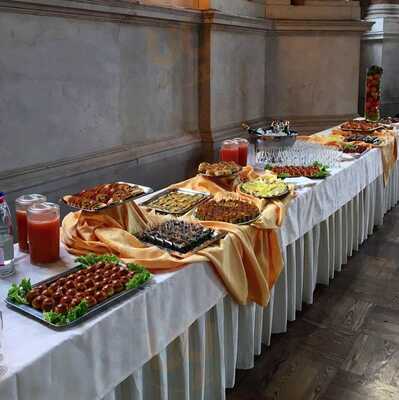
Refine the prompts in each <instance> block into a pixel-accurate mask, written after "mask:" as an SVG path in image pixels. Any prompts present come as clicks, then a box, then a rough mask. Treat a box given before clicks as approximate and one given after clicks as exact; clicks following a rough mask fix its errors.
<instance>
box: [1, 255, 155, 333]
mask: <svg viewBox="0 0 399 400" xmlns="http://www.w3.org/2000/svg"><path fill="white" fill-rule="evenodd" d="M77 262H78V263H79V265H78V266H76V267H74V268H72V269H69V270H67V271H65V272H63V273H61V274H58V275H56V276H53V277H51V278H49V279H46V280H44V281H41V282H38V283H37V284H34V285H32V284H31V283H30V280H29V279H26V278H24V279H23V280H22V281H21V282H20V283H19V284H13V285H12V286H11V287H10V289H9V291H8V295H7V297H6V298H5V302H6V304H7V306H8V307H10V308H12V309H13V310H15V311H18V312H20V313H22V314H24V315H26V316H28V317H31V318H33V319H35V320H37V321H39V322H41V323H43V324H45V325H47V326H48V327H50V328H53V329H57V330H62V329H65V328H70V327H72V326H75V325H77V324H79V323H81V322H82V321H84V320H86V319H88V318H90V317H92V316H94V315H96V314H98V313H99V312H102V311H103V310H105V309H107V308H109V307H110V306H112V305H113V304H115V303H116V302H119V301H121V300H123V299H125V298H127V297H129V296H132V295H134V294H135V293H137V292H138V291H139V290H140V289H142V288H143V287H144V286H145V285H146V284H147V283H148V282H149V281H150V280H151V279H152V275H151V274H150V273H149V272H148V271H147V270H146V269H145V268H144V267H142V266H139V265H136V264H124V263H122V262H121V261H120V260H119V259H118V258H117V257H116V256H113V255H105V256H104V255H102V256H96V255H87V256H83V257H79V258H77Z"/></svg>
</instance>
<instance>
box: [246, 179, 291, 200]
mask: <svg viewBox="0 0 399 400" xmlns="http://www.w3.org/2000/svg"><path fill="white" fill-rule="evenodd" d="M242 185H244V183H242V184H241V185H240V186H239V188H240V192H241V193H244V194H246V195H248V196H252V197H256V198H257V199H264V200H278V199H282V198H283V197H285V196H287V194H288V193H289V192H290V188H289V187H288V186H287V185H286V186H287V187H286V189H285V191H284V192H282V193H281V194H279V195H270V196H256V195H255V194H252V193H248V192H246V191H245V190H243V189H242Z"/></svg>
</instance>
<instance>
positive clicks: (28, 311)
mask: <svg viewBox="0 0 399 400" xmlns="http://www.w3.org/2000/svg"><path fill="white" fill-rule="evenodd" d="M81 269H83V268H82V267H81V266H77V267H74V268H71V269H69V270H67V271H64V272H62V273H60V274H58V275H55V276H52V277H51V278H48V279H45V280H44V281H41V282H38V283H35V284H34V285H32V288H35V287H37V286H40V285H44V284H50V283H52V282H54V281H56V280H57V279H59V278H64V277H66V276H68V275H70V274H73V273H74V272H77V271H79V270H81ZM152 280H153V279H152V278H150V279H149V280H148V281H147V282H145V283H144V284H143V285H141V286H139V287H137V288H134V289H127V290H126V289H125V290H124V291H123V292H120V293H117V294H114V295H113V296H111V297H109V298H108V299H106V300H104V301H103V302H101V303H100V304H96V305H95V306H94V307H91V308H89V310H88V312H87V313H86V314H85V315H82V316H81V317H80V318H78V319H76V320H75V321H73V322H71V323H70V324H67V325H55V324H52V323H50V322H48V321H46V320H45V319H44V318H43V312H42V311H39V310H36V309H35V308H33V307H31V306H30V305H26V304H14V303H12V302H11V301H9V300H7V298H5V299H4V301H5V303H6V304H7V306H8V307H9V308H11V309H13V310H15V311H18V312H20V313H21V314H24V315H26V316H28V317H30V318H32V319H34V320H36V321H39V322H40V323H42V324H44V325H46V326H48V327H50V328H52V329H55V330H57V331H62V330H65V329H69V328H72V327H74V326H76V325H78V324H80V323H81V322H83V321H85V320H87V319H89V318H91V317H93V316H95V315H98V314H99V313H101V312H103V311H104V310H106V309H108V308H109V307H111V306H112V305H113V304H115V303H118V302H120V301H122V300H123V299H125V298H127V297H130V296H133V295H134V294H135V293H138V292H139V291H141V290H142V289H143V288H144V287H145V286H147V285H148V284H149V283H150V282H151V281H152Z"/></svg>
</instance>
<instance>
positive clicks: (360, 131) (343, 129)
mask: <svg viewBox="0 0 399 400" xmlns="http://www.w3.org/2000/svg"><path fill="white" fill-rule="evenodd" d="M383 127H384V125H382V124H379V125H377V127H375V128H367V129H349V128H343V127H342V126H341V128H340V129H341V130H342V131H344V132H358V133H362V132H363V133H370V132H374V131H377V130H378V129H381V128H383Z"/></svg>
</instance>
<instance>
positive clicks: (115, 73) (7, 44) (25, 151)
mask: <svg viewBox="0 0 399 400" xmlns="http://www.w3.org/2000/svg"><path fill="white" fill-rule="evenodd" d="M197 47H198V33H197V27H196V25H193V26H191V25H184V27H182V28H181V27H179V26H177V25H173V24H162V23H158V24H156V25H154V24H150V25H146V24H140V23H137V24H118V23H110V22H100V23H99V22H98V21H90V20H84V19H69V18H58V17H52V16H36V15H17V14H9V13H0V54H1V58H0V93H1V96H0V132H1V139H2V140H1V147H0V171H4V170H14V169H20V168H27V167H30V166H32V165H36V164H46V163H50V162H56V161H60V160H65V159H67V160H68V159H69V158H71V157H76V156H84V155H86V154H93V153H96V152H99V151H106V150H107V149H113V148H115V147H118V146H125V145H132V144H133V145H136V144H137V145H139V144H142V143H144V144H146V143H147V144H148V143H154V142H161V141H163V140H165V139H167V138H170V137H179V136H182V135H186V134H190V133H192V132H195V131H196V130H197V125H198V104H197V87H196V85H197V62H198V61H197Z"/></svg>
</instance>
